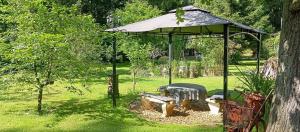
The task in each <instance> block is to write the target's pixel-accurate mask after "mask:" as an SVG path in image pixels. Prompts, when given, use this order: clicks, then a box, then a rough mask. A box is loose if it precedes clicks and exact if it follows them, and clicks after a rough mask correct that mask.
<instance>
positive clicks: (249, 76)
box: [238, 70, 275, 97]
mask: <svg viewBox="0 0 300 132" xmlns="http://www.w3.org/2000/svg"><path fill="white" fill-rule="evenodd" d="M239 71H240V70H239ZM240 73H241V76H240V77H238V79H239V80H240V81H241V82H242V84H243V85H242V86H241V88H242V89H244V90H246V91H249V92H258V93H260V94H262V95H263V96H265V97H266V96H267V95H268V94H269V93H270V91H271V90H272V89H274V84H275V81H274V79H272V78H269V77H264V76H263V75H261V74H257V73H256V72H254V71H252V72H242V71H240Z"/></svg>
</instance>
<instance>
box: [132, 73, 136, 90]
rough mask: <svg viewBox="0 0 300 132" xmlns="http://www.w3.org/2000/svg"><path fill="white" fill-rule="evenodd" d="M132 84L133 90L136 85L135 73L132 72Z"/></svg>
mask: <svg viewBox="0 0 300 132" xmlns="http://www.w3.org/2000/svg"><path fill="white" fill-rule="evenodd" d="M132 83H133V86H132V88H133V90H135V85H136V72H135V71H133V77H132Z"/></svg>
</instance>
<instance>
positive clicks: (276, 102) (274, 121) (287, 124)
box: [267, 0, 300, 132]
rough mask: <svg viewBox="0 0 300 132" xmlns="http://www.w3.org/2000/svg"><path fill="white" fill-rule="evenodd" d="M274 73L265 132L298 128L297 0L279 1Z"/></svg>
mask: <svg viewBox="0 0 300 132" xmlns="http://www.w3.org/2000/svg"><path fill="white" fill-rule="evenodd" d="M278 64H279V65H278V75H277V80H276V89H275V96H274V98H273V101H272V108H271V112H270V119H269V123H268V128H267V131H268V132H299V131H300V0H284V1H283V26H282V31H281V38H280V48H279V63H278Z"/></svg>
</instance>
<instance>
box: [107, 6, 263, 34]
mask: <svg viewBox="0 0 300 132" xmlns="http://www.w3.org/2000/svg"><path fill="white" fill-rule="evenodd" d="M182 10H184V11H185V14H184V15H183V17H182V18H183V19H184V21H183V22H179V23H177V17H176V9H174V10H171V11H169V13H168V14H165V15H162V16H158V17H155V18H151V19H147V20H144V21H139V22H135V23H132V24H128V25H125V26H120V27H117V28H112V29H108V30H106V31H109V32H126V33H154V34H169V33H172V34H182V35H193V34H223V31H224V26H223V25H225V24H227V25H229V33H230V34H234V33H239V32H247V33H252V34H257V33H261V34H263V33H264V32H262V31H260V30H257V29H254V28H251V27H249V26H246V25H243V24H240V23H236V22H233V21H230V20H227V19H224V18H221V17H217V16H214V15H213V14H211V13H210V12H208V11H206V10H202V9H199V8H196V7H194V6H185V7H183V8H182Z"/></svg>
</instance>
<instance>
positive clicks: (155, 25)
mask: <svg viewBox="0 0 300 132" xmlns="http://www.w3.org/2000/svg"><path fill="white" fill-rule="evenodd" d="M182 10H184V11H185V13H184V15H183V22H179V23H178V22H177V17H176V9H174V10H171V11H169V13H167V14H165V15H162V16H159V17H155V18H151V19H147V20H144V21H140V22H136V23H132V24H128V25H125V26H120V27H116V28H112V29H107V30H105V31H107V32H125V33H134V34H161V35H168V38H169V40H168V41H169V54H168V56H169V67H168V69H169V71H168V73H169V84H172V74H171V73H172V60H173V55H172V54H173V53H172V52H173V51H172V49H173V46H172V36H173V35H220V36H222V37H223V40H224V49H223V50H224V56H223V60H224V63H223V68H224V69H223V95H224V100H227V90H228V41H229V37H230V36H233V35H237V34H248V35H251V36H252V37H254V38H255V39H256V40H258V43H257V47H256V48H257V54H256V55H257V56H256V57H257V64H256V67H257V73H259V65H260V60H259V56H260V47H261V36H262V34H265V33H264V32H263V31H260V30H257V29H254V28H251V27H249V26H246V25H243V24H240V23H236V22H233V21H230V20H227V19H224V18H221V17H217V16H214V15H213V14H211V13H210V12H208V11H205V10H202V9H199V8H196V7H194V6H185V7H183V8H182ZM112 44H113V79H112V80H113V91H115V90H114V89H116V87H117V84H116V83H117V82H116V78H117V76H116V55H117V49H116V48H117V47H116V45H117V44H116V38H115V37H114V40H113V43H112ZM113 95H114V94H113ZM113 104H114V106H115V105H116V101H115V98H114V96H113ZM225 120H226V119H224V124H225Z"/></svg>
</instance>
